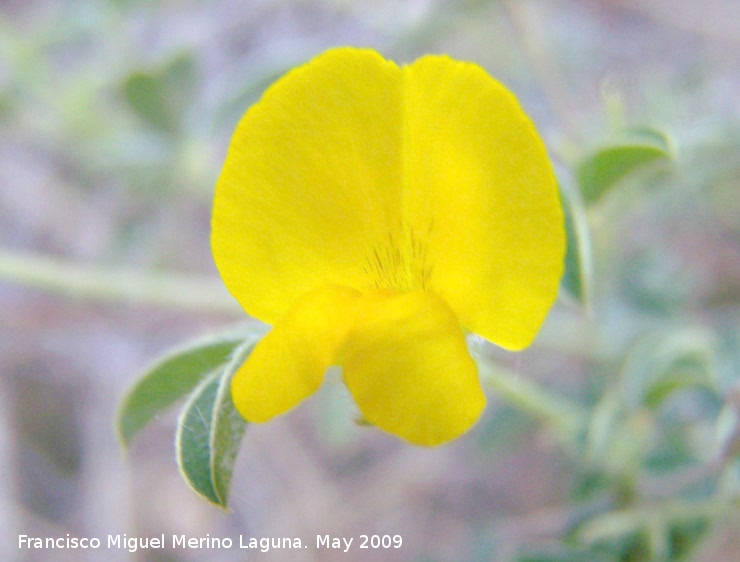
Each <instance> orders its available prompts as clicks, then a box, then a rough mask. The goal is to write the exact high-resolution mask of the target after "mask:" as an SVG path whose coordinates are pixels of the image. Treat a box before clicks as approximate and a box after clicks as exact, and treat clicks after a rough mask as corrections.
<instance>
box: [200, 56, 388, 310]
mask: <svg viewBox="0 0 740 562" xmlns="http://www.w3.org/2000/svg"><path fill="white" fill-rule="evenodd" d="M401 82H402V79H401V72H400V70H399V68H398V67H397V66H396V65H395V64H394V63H392V62H389V61H386V60H385V59H383V58H382V57H381V56H380V55H379V54H377V53H376V52H374V51H370V50H360V49H351V48H340V49H333V50H330V51H328V52H326V53H324V54H322V55H320V56H318V57H316V58H315V59H313V60H312V61H310V62H309V63H307V64H305V65H304V66H301V67H299V68H297V69H294V70H293V71H291V72H289V73H288V74H286V75H285V76H284V77H283V78H281V79H280V80H279V81H277V82H276V83H275V84H274V85H273V86H272V87H271V88H269V89H268V91H267V92H266V93H265V94H264V96H263V98H262V99H261V100H260V102H259V103H257V104H255V105H254V106H252V107H251V108H250V110H249V111H248V112H247V113H246V114H245V116H244V117H243V119H242V120H241V122H240V123H239V125H238V127H237V129H236V132H235V133H234V137H233V139H232V142H231V145H230V147H229V151H228V154H227V157H226V161H225V164H224V168H223V171H222V173H221V176H220V178H219V180H218V183H217V185H216V195H215V199H214V209H213V219H212V236H211V241H212V247H213V254H214V258H215V260H216V264H217V266H218V268H219V271H220V273H221V276H222V277H223V279H224V282H225V284H226V286H227V287H228V288H229V290H230V291H231V293H232V294H233V295H234V296H235V297H236V299H237V300H238V301H239V302H240V304H241V305H242V307H244V309H245V310H246V311H247V312H248V313H249V314H251V315H252V316H255V317H256V318H259V319H260V320H262V321H264V322H266V323H268V324H274V323H275V322H276V321H277V320H278V319H279V318H280V317H282V316H283V315H284V314H285V313H286V312H287V310H288V308H289V307H290V306H291V305H292V304H293V303H294V302H295V301H296V300H297V299H298V298H299V297H300V296H301V295H302V294H304V293H306V292H309V291H311V290H313V289H316V288H318V287H321V286H325V285H327V284H336V285H345V286H349V287H356V288H366V287H367V284H368V282H367V273H366V270H367V267H368V256H371V255H372V253H373V248H374V247H375V246H376V245H377V244H378V243H379V241H382V240H386V239H387V237H388V231H389V225H391V226H392V227H393V228H396V229H400V216H401V215H400V208H399V205H398V202H399V201H400V189H401V181H400V173H401V165H400V158H401V150H400V138H401V137H400V131H401V128H402V122H401V107H402V96H401ZM396 225H399V226H396Z"/></svg>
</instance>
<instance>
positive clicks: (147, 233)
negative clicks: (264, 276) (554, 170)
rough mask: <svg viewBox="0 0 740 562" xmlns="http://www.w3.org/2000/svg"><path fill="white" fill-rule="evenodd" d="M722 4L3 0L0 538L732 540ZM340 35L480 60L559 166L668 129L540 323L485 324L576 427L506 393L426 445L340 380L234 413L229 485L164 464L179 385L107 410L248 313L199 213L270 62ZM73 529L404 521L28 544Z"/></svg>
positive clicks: (729, 8)
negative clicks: (123, 408)
mask: <svg viewBox="0 0 740 562" xmlns="http://www.w3.org/2000/svg"><path fill="white" fill-rule="evenodd" d="M739 23H740V4H738V3H737V2H735V1H733V0H705V1H703V2H696V1H693V0H604V1H587V0H552V1H547V0H520V1H517V0H508V1H503V0H499V1H495V0H488V1H486V0H450V1H442V0H409V1H397V0H358V1H349V0H319V1H313V2H308V1H281V0H251V1H236V0H213V1H205V0H201V1H197V0H164V1H159V2H154V1H147V0H68V1H62V0H59V1H54V0H33V1H21V0H3V1H2V2H1V3H0V310H1V311H2V313H1V314H0V558H2V559H3V560H11V561H12V560H54V561H56V560H99V559H101V558H100V557H101V556H103V557H104V558H105V559H106V560H111V561H115V560H147V561H150V560H151V561H180V560H183V561H189V560H202V559H208V560H252V559H255V560H416V561H430V562H431V561H448V560H450V561H476V560H494V561H503V562H507V561H516V562H535V561H539V562H546V561H576V562H577V561H579V560H583V561H602V560H603V561H612V560H613V561H617V560H698V561H710V560H711V561H713V562H723V561H728V562H729V561H732V560H737V559H738V558H740V538H739V537H740V533H739V532H738V529H740V513H739V510H738V498H740V466H739V464H740V463H738V458H737V454H738V452H739V451H740V429H739V428H740V331H739V330H738V327H739V326H740V314H739V312H740V306H739V305H740V191H739V189H738V188H739V187H740V186H739V185H738V180H739V178H740V157H739V154H740V151H739V150H738V149H739V148H740V101H739V100H740V97H739V96H738V93H739V92H740V72H739V71H740V44H739V43H740V33H739V31H740V29H739ZM346 44H350V45H357V46H370V47H374V48H376V49H378V50H379V51H381V52H382V53H383V54H384V55H385V56H386V57H388V58H391V59H393V60H396V61H398V62H401V63H402V62H410V61H413V60H414V59H415V58H417V57H419V56H421V55H423V54H425V53H429V52H433V53H447V54H449V55H451V56H453V57H455V58H458V59H463V60H471V61H475V62H477V63H479V64H481V65H482V66H484V67H485V68H486V69H487V70H488V71H489V72H490V73H491V74H492V75H494V76H496V77H497V78H498V79H500V80H501V81H502V82H504V83H505V84H506V85H507V86H508V87H509V88H510V89H512V90H513V91H514V92H515V93H516V94H517V95H518V97H519V99H520V101H521V103H522V104H523V105H524V107H525V108H526V110H527V112H528V113H529V114H530V115H531V116H532V118H533V119H534V121H535V122H536V124H537V126H538V128H539V130H540V132H541V133H542V135H543V137H544V138H545V140H546V143H547V144H548V147H549V149H550V151H551V154H552V156H553V159H554V160H555V162H556V165H557V167H558V170H559V175H560V178H561V182H562V183H563V185H564V186H567V185H570V186H572V187H573V189H574V190H575V192H576V193H577V192H578V188H579V185H578V184H579V181H578V174H577V173H576V171H577V169H578V166H579V163H582V162H583V161H584V159H587V158H588V156H589V154H593V153H594V151H595V150H597V149H598V147H599V146H602V145H603V143H605V142H608V141H609V139H613V138H614V137H615V135H617V136H618V134H619V132H620V131H623V130H625V129H628V128H634V127H645V126H649V127H652V128H653V129H657V130H660V131H662V132H663V133H664V134H665V136H666V138H667V139H668V140H669V144H670V153H671V158H670V159H669V160H670V161H668V162H662V163H661V165H660V166H650V167H648V168H649V169H645V170H642V171H641V173H637V174H630V175H629V176H627V177H626V178H624V180H622V181H620V182H619V185H617V186H616V187H614V188H613V189H610V190H609V192H608V193H606V194H605V195H604V196H602V197H599V198H598V200H590V199H589V198H586V199H587V201H586V203H587V204H583V203H582V202H581V203H580V207H579V206H577V207H576V208H577V209H579V210H580V212H582V218H583V219H584V222H582V223H581V224H582V226H584V225H585V228H586V230H585V231H584V230H581V236H582V238H581V239H579V243H582V244H581V246H580V248H581V249H582V250H583V254H582V255H580V256H579V258H580V263H581V265H582V266H583V267H582V273H583V272H586V273H583V275H582V277H580V278H579V280H578V283H577V284H578V288H579V290H576V291H575V294H571V293H573V291H571V292H569V291H565V290H564V291H563V297H562V298H561V299H560V301H559V302H558V304H557V305H556V307H555V309H554V310H553V311H552V314H551V315H550V317H549V318H548V321H547V323H546V325H545V327H544V329H543V331H542V333H541V334H540V336H539V337H538V339H537V341H536V342H535V344H534V345H533V346H532V347H531V348H530V349H528V350H526V351H524V352H523V353H519V354H508V353H503V352H501V351H498V350H496V349H493V347H492V346H488V347H486V349H485V353H486V354H487V355H490V357H491V359H492V360H493V361H494V362H495V363H496V364H499V365H501V366H504V367H505V368H506V369H509V370H510V371H511V372H513V373H514V374H515V375H516V376H518V377H521V378H522V379H525V380H527V381H534V382H537V383H538V384H540V385H542V387H544V388H547V389H548V390H550V391H551V392H552V393H554V394H555V395H560V396H564V397H567V398H570V399H572V400H573V401H574V402H575V403H576V404H578V405H579V407H580V408H582V409H583V411H584V412H585V418H584V420H585V421H584V423H583V426H582V427H579V428H577V430H576V431H574V432H572V433H571V434H569V435H567V436H564V435H563V434H562V432H558V431H557V429H556V428H555V427H553V425H552V424H550V423H547V420H545V421H542V420H540V419H537V418H536V417H535V416H532V415H530V414H529V413H527V412H526V411H524V410H523V409H521V408H519V407H517V406H516V405H513V404H510V403H509V402H507V401H506V400H504V399H501V397H498V396H497V395H496V393H495V392H491V393H490V404H489V407H488V409H487V412H486V414H485V416H484V418H483V419H482V420H481V422H480V423H479V424H478V425H477V426H476V428H475V429H474V430H473V431H471V432H470V433H469V434H467V435H466V436H464V437H463V438H460V439H458V440H457V441H455V442H453V443H452V444H450V445H447V446H444V447H442V448H436V449H431V450H427V449H420V448H415V447H411V446H408V445H406V444H404V443H402V442H400V441H398V440H397V439H395V438H393V437H389V436H386V435H384V434H381V433H380V432H379V431H376V430H373V429H370V428H364V427H357V426H355V425H354V423H353V421H352V416H351V413H349V414H348V411H349V410H348V408H347V404H346V402H347V398H346V397H344V396H343V395H342V394H341V392H340V391H338V390H336V388H335V387H332V386H329V387H328V388H327V389H324V390H323V391H322V392H321V393H320V394H319V395H318V396H317V397H315V398H313V399H311V400H310V401H308V402H307V403H305V404H304V405H302V406H301V407H300V408H298V409H296V410H295V411H293V412H291V413H290V414H288V415H286V416H283V417H281V418H280V419H279V420H276V421H274V422H272V423H270V424H267V425H264V426H254V427H250V428H249V429H248V431H247V433H246V435H245V438H244V442H243V446H242V450H241V453H240V455H239V458H238V461H237V466H236V469H235V473H234V478H233V488H232V494H231V502H230V503H231V505H230V510H229V511H228V512H226V511H222V510H220V509H218V508H216V507H213V506H211V505H209V504H208V503H207V502H205V501H204V500H202V499H201V498H199V497H198V496H196V495H195V494H194V493H193V492H192V491H191V490H190V489H189V488H188V487H187V485H186V484H185V482H184V481H183V480H182V479H181V478H180V476H179V474H178V470H177V467H176V464H175V457H174V446H173V434H174V429H175V423H176V416H177V408H174V409H173V410H172V412H171V413H170V414H167V415H164V416H162V417H161V419H159V420H157V422H156V423H155V424H153V425H152V426H151V427H149V428H147V429H146V431H145V432H143V433H142V435H141V436H140V437H139V438H138V440H137V441H136V442H135V443H134V445H133V447H132V448H131V450H130V451H128V453H127V454H124V451H123V449H122V447H121V446H120V444H119V442H118V439H117V436H116V433H115V429H114V418H115V412H116V409H117V407H118V403H119V401H120V400H121V398H122V397H123V396H124V394H125V392H126V390H127V388H128V387H129V386H130V385H131V384H132V383H133V382H134V381H135V380H136V378H137V375H139V374H140V373H141V372H142V371H143V369H144V368H145V367H146V366H147V365H148V364H150V363H151V362H152V361H153V360H155V359H156V358H157V357H158V356H159V355H160V354H161V353H163V352H164V351H166V350H167V349H169V348H170V347H171V346H173V345H177V344H179V343H181V342H182V341H183V340H185V339H187V338H191V337H195V336H198V335H200V334H203V333H206V332H208V331H209V330H214V329H219V328H221V327H224V326H228V325H231V324H233V323H234V322H238V321H240V320H243V319H244V318H243V315H242V313H241V311H240V309H239V307H238V306H237V305H236V304H235V303H234V302H233V301H231V299H230V298H229V296H228V295H227V294H226V292H225V290H224V289H223V288H222V287H221V285H220V282H219V280H218V277H217V274H216V270H215V268H214V266H213V263H212V260H211V255H210V249H209V241H208V237H209V221H210V205H211V197H212V193H213V185H214V183H215V180H216V177H217V175H218V172H219V168H220V164H221V162H222V159H223V157H224V153H225V149H226V146H227V143H228V140H229V137H230V135H231V132H232V130H233V128H234V126H235V125H236V122H237V120H238V119H239V117H240V116H241V114H242V113H243V112H244V110H245V109H246V108H247V107H248V106H249V105H250V104H252V103H253V102H255V101H256V100H257V99H258V98H259V96H260V94H261V92H262V91H263V90H264V88H265V87H266V86H267V85H269V84H270V83H271V82H272V81H273V80H274V79H275V78H277V77H278V76H280V75H281V74H283V73H284V72H286V71H287V70H288V69H290V68H292V67H293V66H295V65H296V64H299V63H301V62H304V61H306V60H308V59H309V58H311V57H312V56H314V55H316V54H318V53H319V52H321V51H323V50H324V49H326V48H328V47H331V46H335V45H346ZM580 199H581V198H579V197H578V195H576V201H580ZM584 232H585V234H584ZM584 264H585V265H584ZM67 533H70V535H72V536H88V537H90V536H98V537H105V536H106V535H107V534H122V533H126V534H128V535H129V536H159V535H160V534H162V533H165V534H166V535H167V536H169V535H171V534H186V535H189V536H196V537H202V536H205V535H206V534H210V536H211V537H231V538H232V539H234V540H237V538H238V536H239V534H243V535H245V536H254V537H301V538H302V539H303V540H304V541H305V542H308V543H309V544H312V543H313V540H314V538H315V535H316V534H331V535H333V536H339V537H352V536H354V537H358V536H359V535H360V534H380V535H383V534H389V535H396V534H398V535H401V536H402V537H403V548H402V549H401V550H392V549H391V550H388V551H380V552H375V553H373V552H361V551H359V550H354V551H353V553H351V554H349V555H342V554H331V553H321V552H317V551H315V550H314V549H312V548H311V549H306V550H304V551H300V552H296V551H279V550H275V551H271V552H269V553H264V554H262V553H259V552H252V551H239V550H238V549H233V550H230V551H229V550H224V551H218V550H209V551H207V552H204V551H197V550H177V551H172V550H157V551H151V550H150V551H139V552H137V553H135V554H130V553H128V552H125V551H115V550H112V551H105V552H104V553H102V552H100V551H99V552H98V553H95V552H93V553H92V554H86V553H85V552H84V551H81V550H77V551H74V550H67V551H64V550H58V551H53V552H52V551H37V552H31V551H29V552H23V551H21V550H19V549H18V548H17V536H18V535H19V534H27V535H31V536H40V537H46V536H61V537H64V536H65V535H66V534H67ZM357 540H358V539H356V542H357Z"/></svg>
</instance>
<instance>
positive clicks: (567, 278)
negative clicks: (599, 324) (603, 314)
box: [560, 183, 593, 308]
mask: <svg viewBox="0 0 740 562" xmlns="http://www.w3.org/2000/svg"><path fill="white" fill-rule="evenodd" d="M560 193H561V196H562V201H563V210H564V212H565V233H566V239H567V244H568V245H567V249H566V254H565V273H564V274H563V279H562V282H561V283H562V287H563V288H564V289H565V290H566V291H567V292H568V293H569V294H570V295H572V296H573V297H574V298H575V299H576V300H578V301H579V302H580V303H581V304H582V305H583V306H585V307H587V308H588V307H590V305H591V291H592V285H593V257H592V253H591V234H590V232H589V228H588V221H587V219H586V209H585V207H584V205H583V201H582V200H581V198H580V197H579V194H578V193H576V192H575V190H574V189H571V188H568V187H566V186H565V185H563V184H562V183H561V189H560Z"/></svg>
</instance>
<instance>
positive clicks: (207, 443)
mask: <svg viewBox="0 0 740 562" xmlns="http://www.w3.org/2000/svg"><path fill="white" fill-rule="evenodd" d="M220 385H221V373H220V372H215V373H212V374H211V375H209V376H208V377H207V378H206V379H204V380H203V381H202V382H201V383H200V384H199V385H198V387H197V388H196V389H195V391H193V393H192V394H191V395H190V398H189V399H188V401H187V402H186V404H185V407H184V408H183V410H182V413H181V414H180V420H179V421H178V423H177V437H176V443H177V464H178V466H179V467H180V473H181V474H182V476H183V478H185V481H186V482H187V483H188V484H189V485H190V487H191V488H193V490H194V491H195V492H197V493H198V494H200V495H201V496H203V497H204V498H206V499H207V500H208V501H210V502H212V503H215V504H218V505H221V501H220V499H219V497H218V494H217V493H216V488H215V487H214V485H213V478H212V471H211V455H212V450H211V428H212V426H213V409H214V407H215V404H216V396H217V395H218V389H219V386H220Z"/></svg>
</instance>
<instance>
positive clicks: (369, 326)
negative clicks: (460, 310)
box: [340, 291, 486, 445]
mask: <svg viewBox="0 0 740 562" xmlns="http://www.w3.org/2000/svg"><path fill="white" fill-rule="evenodd" d="M340 358H341V362H342V366H343V367H344V380H345V383H346V385H347V387H348V388H349V390H350V392H351V393H352V396H353V397H354V399H355V401H356V402H357V405H358V407H359V408H360V411H361V412H362V414H363V415H364V416H365V418H366V419H367V421H369V422H370V423H371V424H373V425H375V426H377V427H379V428H380V429H383V430H385V431H388V432H390V433H393V434H395V435H397V436H399V437H402V438H403V439H406V440H407V441H410V442H411V443H415V444H418V445H439V444H441V443H444V442H446V441H449V440H451V439H454V438H455V437H457V436H459V435H460V434H462V433H463V432H465V431H466V430H467V429H469V428H470V427H471V426H472V425H473V424H474V423H475V421H476V420H477V419H478V417H479V416H480V414H481V412H482V411H483V408H484V406H485V402H486V399H485V395H484V394H483V391H482V390H481V387H480V383H479V381H478V372H477V368H476V365H475V363H474V362H473V360H472V359H471V357H470V354H469V353H468V350H467V347H466V344H465V337H464V335H463V332H462V330H461V329H460V325H459V324H458V321H457V318H456V317H455V314H454V313H453V312H452V310H450V308H449V307H448V306H447V305H446V304H445V303H444V302H443V301H442V300H441V299H440V298H439V297H437V296H436V295H434V294H432V293H430V292H425V291H415V292H410V293H404V294H399V293H393V292H382V291H378V292H374V293H371V294H369V295H366V296H365V297H364V298H363V299H362V300H361V301H360V304H359V305H358V307H357V310H356V317H355V320H354V325H353V327H352V329H351V330H350V332H349V334H348V335H347V340H346V342H345V344H344V347H343V349H342V351H341V354H340Z"/></svg>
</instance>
